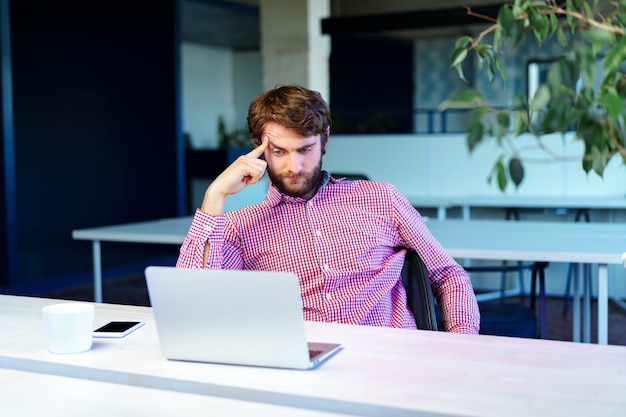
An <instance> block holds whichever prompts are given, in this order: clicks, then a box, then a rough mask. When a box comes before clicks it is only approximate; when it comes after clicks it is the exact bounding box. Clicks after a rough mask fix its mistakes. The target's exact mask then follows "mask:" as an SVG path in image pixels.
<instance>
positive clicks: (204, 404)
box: [0, 369, 345, 417]
mask: <svg viewBox="0 0 626 417" xmlns="http://www.w3.org/2000/svg"><path fill="white" fill-rule="evenodd" d="M0 410H2V415H4V416H16V417H18V416H19V417H41V416H50V417H57V416H63V417H85V416H89V417H111V416H115V417H118V416H151V417H172V416H177V415H180V416H185V417H206V416H207V415H214V416H226V417H227V416H231V417H240V416H248V415H249V416H265V417H333V416H334V417H340V416H345V414H336V413H325V412H321V411H313V410H305V409H302V408H294V407H284V406H279V405H270V404H262V403H253V402H250V401H241V400H233V399H227V398H218V397H212V396H208V395H198V394H188V393H184V392H176V391H165V390H155V389H152V388H143V387H137V386H130V385H125V384H124V385H122V384H114V383H110V382H98V381H94V380H86V379H78V378H68V377H64V376H56V375H47V374H43V373H35V372H23V371H15V370H10V369H0Z"/></svg>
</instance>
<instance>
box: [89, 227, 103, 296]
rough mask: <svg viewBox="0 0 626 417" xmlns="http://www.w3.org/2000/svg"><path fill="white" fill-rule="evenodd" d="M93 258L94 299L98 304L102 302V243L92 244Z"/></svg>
mask: <svg viewBox="0 0 626 417" xmlns="http://www.w3.org/2000/svg"><path fill="white" fill-rule="evenodd" d="M91 252H92V256H93V299H94V301H95V302H96V303H101V302H102V259H101V257H100V241H99V240H94V241H93V243H92V244H91Z"/></svg>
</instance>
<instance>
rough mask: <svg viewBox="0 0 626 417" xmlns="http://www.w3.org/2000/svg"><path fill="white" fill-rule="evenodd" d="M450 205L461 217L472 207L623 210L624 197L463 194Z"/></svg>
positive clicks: (466, 214)
mask: <svg viewBox="0 0 626 417" xmlns="http://www.w3.org/2000/svg"><path fill="white" fill-rule="evenodd" d="M451 206H458V207H461V211H462V218H463V219H464V220H470V219H471V209H472V208H478V207H481V208H511V209H570V210H609V211H611V212H612V211H613V210H624V209H626V197H625V196H623V195H621V196H614V197H605V196H597V197H594V196H590V197H549V196H512V195H506V196H479V195H476V196H465V197H458V198H454V199H452V201H451Z"/></svg>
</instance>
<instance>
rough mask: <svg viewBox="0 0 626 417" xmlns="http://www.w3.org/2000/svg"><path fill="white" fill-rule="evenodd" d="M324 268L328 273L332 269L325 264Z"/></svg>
mask: <svg viewBox="0 0 626 417" xmlns="http://www.w3.org/2000/svg"><path fill="white" fill-rule="evenodd" d="M322 268H323V269H324V271H328V270H329V269H330V268H329V267H328V264H324V265H322Z"/></svg>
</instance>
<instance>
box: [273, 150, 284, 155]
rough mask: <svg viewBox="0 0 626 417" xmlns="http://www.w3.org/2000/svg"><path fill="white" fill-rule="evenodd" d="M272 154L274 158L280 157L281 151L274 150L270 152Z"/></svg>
mask: <svg viewBox="0 0 626 417" xmlns="http://www.w3.org/2000/svg"><path fill="white" fill-rule="evenodd" d="M272 153H273V154H274V155H276V156H280V155H282V154H283V151H281V150H279V149H274V150H273V151H272Z"/></svg>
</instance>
